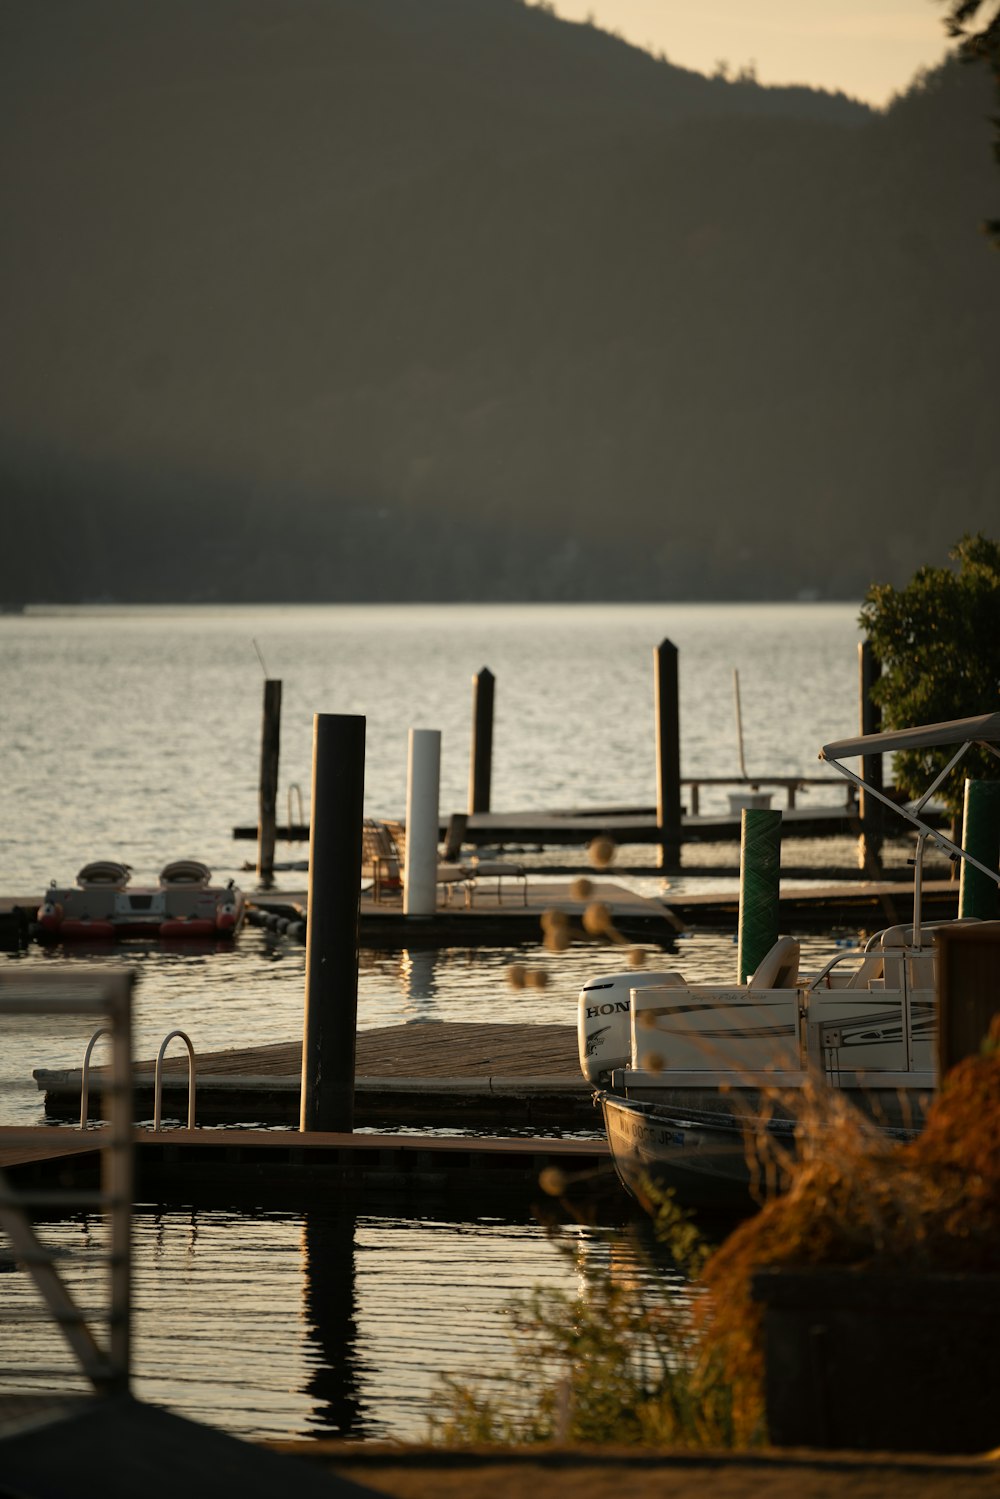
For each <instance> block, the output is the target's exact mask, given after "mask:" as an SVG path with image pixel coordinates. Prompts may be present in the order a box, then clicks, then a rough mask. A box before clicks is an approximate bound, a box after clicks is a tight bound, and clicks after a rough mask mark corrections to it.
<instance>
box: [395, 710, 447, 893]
mask: <svg viewBox="0 0 1000 1499" xmlns="http://www.w3.org/2000/svg"><path fill="white" fill-rule="evenodd" d="M440 780H441V730H440V729H411V730H410V752H409V759H408V763H407V771H406V860H405V868H404V873H403V915H404V916H433V914H434V911H435V909H436V907H437V846H438V792H439V788H440Z"/></svg>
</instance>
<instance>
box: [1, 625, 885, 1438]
mask: <svg viewBox="0 0 1000 1499" xmlns="http://www.w3.org/2000/svg"><path fill="white" fill-rule="evenodd" d="M856 615H857V610H856V608H855V607H854V606H850V605H829V604H808V605H796V604H787V605H780V606H779V605H775V606H765V605H738V606H737V605H730V606H715V605H684V606H673V607H660V606H649V605H642V606H636V607H623V606H599V607H598V606H594V607H584V606H551V607H540V606H529V607H524V606H504V607H502V606H493V605H490V606H482V607H476V606H451V607H440V608H435V607H420V606H413V607H402V606H401V607H374V606H371V607H344V608H340V607H329V608H320V607H316V608H279V607H274V608H257V609H252V608H240V609H235V608H218V609H215V608H199V609H148V610H140V609H103V608H102V609H86V610H62V609H61V610H58V611H56V610H53V611H50V612H34V613H29V614H27V615H25V616H3V617H0V703H2V704H3V709H2V724H0V746H2V764H3V769H4V776H3V780H4V792H3V815H2V819H0V893H2V894H6V895H18V896H24V897H30V898H31V899H32V901H33V902H34V901H35V900H36V899H39V898H40V897H41V894H42V891H43V890H44V888H45V886H46V885H47V884H48V882H49V881H50V880H51V879H58V880H59V881H66V880H71V879H72V878H73V877H74V876H75V874H76V871H77V870H78V869H79V868H80V867H81V865H83V864H84V863H86V862H87V861H88V860H90V859H93V858H98V857H103V858H115V859H121V860H124V861H125V862H126V863H129V864H131V865H132V866H133V869H134V871H135V873H134V876H133V878H134V881H135V882H136V883H141V882H143V881H144V880H147V879H155V876H156V875H157V873H158V871H159V869H160V867H161V866H162V865H163V864H164V863H166V862H167V860H168V859H171V858H176V857H179V856H181V855H194V856H196V857H199V858H201V859H204V860H205V861H206V862H207V863H208V864H210V865H211V867H212V868H213V870H214V871H215V872H216V874H217V875H219V876H222V877H225V878H228V877H229V876H230V875H232V874H238V873H239V872H240V867H241V865H242V863H243V860H244V859H245V858H246V857H247V854H248V853H251V852H252V845H248V844H244V843H235V842H234V841H233V840H232V837H231V832H232V828H233V826H234V825H236V824H237V823H245V822H252V821H254V820H255V815H256V797H257V773H258V756H259V734H260V711H261V683H262V672H261V666H260V662H259V660H258V655H257V650H255V646H254V642H255V641H256V646H257V649H259V651H260V653H261V654H262V655H263V657H264V660H265V662H266V666H267V670H268V672H269V674H270V675H271V676H275V677H280V678H281V679H282V681H283V683H284V689H283V696H284V703H283V720H282V753H281V783H280V787H281V789H280V792H279V808H280V809H281V811H282V813H283V812H284V809H285V805H286V802H285V797H286V790H287V787H288V786H289V784H290V783H293V782H294V783H297V784H298V785H299V786H301V788H302V793H303V797H304V800H305V803H306V814H307V815H308V790H309V776H310V754H311V734H312V716H313V714H314V713H315V712H338V713H362V714H364V715H366V718H367V750H366V798H365V800H366V812H368V813H369V814H371V815H388V816H392V815H399V814H401V813H402V812H403V810H404V807H405V789H406V750H407V733H408V730H409V728H410V727H411V726H416V727H425V728H438V729H440V730H441V731H442V736H443V737H442V771H441V809H442V812H443V813H447V812H449V811H451V810H460V809H463V808H464V807H465V804H466V796H467V782H468V759H469V734H470V705H471V677H472V675H473V674H474V673H475V672H476V671H478V670H479V669H480V668H482V667H483V666H489V667H490V669H491V670H492V671H493V672H494V674H495V675H496V678H497V694H496V725H495V736H494V769H493V805H494V807H495V808H497V809H498V810H500V809H502V810H507V809H510V810H518V809H526V808H539V809H540V808H546V807H552V806H564V807H565V806H586V805H588V804H591V805H608V804H625V805H651V804H652V802H653V800H654V796H655V767H654V752H653V709H652V651H653V647H654V646H655V645H656V644H657V643H658V642H659V641H661V640H662V639H664V638H669V639H671V640H673V641H674V643H675V644H676V645H677V646H678V647H679V650H680V682H681V735H682V764H683V769H684V773H685V774H686V775H693V774H695V773H698V774H701V775H736V774H737V772H738V753H737V744H736V733H735V726H734V713H733V687H732V672H733V669H734V668H736V669H738V670H739V673H740V682H741V691H742V704H743V721H744V736H745V747H746V761H747V766H748V769H749V770H750V771H751V773H752V772H753V771H754V770H756V771H757V772H758V773H764V772H770V773H777V774H806V775H812V774H815V773H817V770H818V766H817V762H816V753H817V750H818V747H819V745H820V744H822V743H824V742H826V741H828V740H830V739H834V738H838V737H841V736H844V735H847V734H850V733H853V732H854V731H855V728H856V722H857V641H858V638H859V637H858V630H857V624H856ZM831 785H832V786H833V787H834V788H837V786H838V783H837V782H836V781H835V780H833V779H831ZM834 794H837V793H836V792H835V793H834ZM717 795H718V797H719V798H720V800H719V801H718V802H717V803H716V804H717V805H723V804H724V803H723V802H722V801H721V797H722V793H721V792H720V793H718V794H717ZM811 795H813V796H815V797H816V800H817V801H818V800H821V799H823V796H824V793H822V792H817V793H811ZM702 805H703V809H704V810H709V809H710V808H711V806H712V798H711V794H710V793H709V792H705V793H703V802H702ZM303 852H304V850H303V849H302V847H301V846H298V847H295V846H293V847H292V848H291V850H288V849H286V848H282V847H280V846H279V857H281V856H282V855H283V854H284V855H286V856H290V857H296V856H301V854H302V853H303ZM244 878H245V879H246V880H247V881H248V882H249V883H252V878H253V877H252V876H249V877H244ZM711 879H712V875H711V871H710V869H708V870H698V869H697V868H696V867H695V868H692V869H690V870H686V871H685V873H684V874H683V875H682V876H680V877H679V878H678V880H675V883H682V884H684V885H689V884H694V885H697V884H700V883H705V882H707V881H709V880H711ZM282 880H284V883H285V885H286V888H299V887H301V885H302V882H303V876H302V875H301V874H288V875H286V876H279V884H280V883H281V882H282ZM625 883H632V884H634V885H636V887H637V888H640V889H642V890H644V891H646V892H647V893H653V892H654V891H655V890H657V889H658V888H659V882H658V881H655V880H646V881H627V880H626V881H625ZM725 883H726V884H727V885H730V884H731V883H732V881H731V880H728V879H727V880H726V881H725ZM829 946H830V944H829V942H824V941H818V940H814V941H813V942H812V943H810V944H807V960H808V959H809V958H810V957H812V956H821V955H823V954H824V953H825V952H826V951H827V950H828V949H829ZM515 956H516V957H518V958H521V959H522V960H523V959H525V958H527V959H528V961H531V962H532V963H534V964H536V965H543V966H545V967H546V968H547V970H548V972H549V977H550V984H549V987H548V988H547V989H546V990H544V991H539V990H530V991H523V990H522V991H515V990H513V989H512V988H510V987H509V986H508V985H507V984H506V982H505V978H504V972H505V969H506V968H507V967H508V965H509V964H510V962H511V961H512V959H513V958H514V957H515ZM83 960H86V961H92V960H93V958H92V957H91V955H86V958H85V955H82V954H72V953H69V954H67V953H64V952H62V951H61V950H59V949H55V950H47V951H43V950H41V949H39V948H37V947H34V946H33V947H32V948H31V949H30V950H29V952H28V953H27V954H25V955H20V956H16V957H15V956H10V955H8V956H3V955H0V962H6V963H12V962H16V963H23V964H27V965H29V966H35V965H43V964H49V963H65V962H70V963H72V962H79V961H83ZM128 960H129V961H130V962H131V963H133V964H134V966H135V967H136V968H137V969H138V971H139V975H140V978H139V984H138V989H137V1014H136V1043H135V1047H136V1053H137V1055H141V1056H150V1055H152V1054H155V1051H156V1048H157V1046H158V1044H159V1041H160V1039H161V1038H162V1036H163V1035H164V1034H165V1033H166V1031H167V1030H169V1029H172V1028H173V1027H175V1026H182V1027H183V1028H184V1029H185V1030H187V1031H188V1032H189V1034H191V1036H192V1038H193V1040H194V1043H195V1046H196V1048H197V1049H198V1050H200V1051H204V1050H210V1049H213V1048H216V1047H222V1046H231V1045H238V1044H250V1043H254V1042H266V1041H282V1040H288V1039H291V1038H292V1037H295V1036H297V1035H298V1034H300V1032H301V1024H302V994H303V978H304V951H303V949H302V947H301V946H299V945H297V944H292V943H288V942H287V941H284V940H281V939H276V938H274V937H272V936H270V935H269V934H265V933H263V932H260V931H256V930H253V929H248V930H246V931H245V932H244V933H243V935H242V936H241V938H240V940H239V942H238V943H237V944H236V945H235V947H233V948H230V949H228V950H226V949H223V950H219V951H208V952H204V951H202V952H191V953H185V952H183V951H180V952H178V951H173V952H165V951H162V950H159V949H157V948H155V947H146V946H136V947H135V948H134V949H130V950H129V953H128ZM97 961H101V962H109V961H120V957H117V956H116V957H115V958H109V957H107V956H103V957H100V958H99V959H97ZM618 966H620V958H617V957H616V955H615V953H614V952H613V951H609V950H607V949H605V950H602V949H599V948H595V947H592V946H590V945H586V946H585V945H583V944H581V945H579V946H574V947H573V948H571V950H570V951H569V952H568V953H564V954H558V955H553V954H546V953H543V951H542V949H541V948H540V947H539V946H537V945H535V944H529V945H528V946H527V947H522V948H518V949H513V948H510V949H483V950H453V951H445V952H442V953H427V952H421V951H408V950H405V949H404V950H402V951H399V952H388V953H368V952H366V953H363V954H362V962H361V972H360V976H359V1024H360V1025H361V1026H363V1027H364V1026H374V1025H385V1024H394V1023H410V1022H412V1023H419V1022H421V1021H423V1020H428V1019H440V1020H459V1019H489V1020H501V1021H507V1022H510V1023H512V1024H518V1025H523V1026H524V1027H525V1031H526V1044H529V1042H530V1033H529V1029H528V1028H529V1027H530V1026H531V1025H532V1024H534V1023H539V1022H543V1021H545V1022H550V1021H563V1022H565V1023H567V1024H570V1023H572V1022H573V1020H574V1017H575V1001H576V993H577V990H578V989H579V987H580V984H581V983H582V982H583V980H584V979H585V978H587V977H590V976H591V975H592V974H593V973H594V972H595V971H598V970H599V969H605V970H608V971H610V970H613V969H615V968H617V967H618ZM671 966H676V967H679V968H681V969H682V970H684V971H686V972H687V973H689V974H690V975H691V976H692V977H695V978H698V977H700V978H705V979H708V978H711V977H715V976H718V975H720V974H721V975H722V976H724V977H727V976H730V975H731V974H732V973H733V971H734V969H735V948H734V946H733V943H732V940H731V938H730V937H729V936H711V935H705V936H702V935H699V936H697V937H694V938H685V939H682V941H681V942H680V943H679V946H678V953H677V954H676V955H675V957H673V958H672V959H671ZM89 1029H90V1027H89V1026H88V1027H84V1026H79V1027H74V1026H69V1025H67V1024H66V1022H55V1021H45V1022H42V1023H39V1022H31V1023H28V1022H25V1021H13V1022H11V1021H8V1022H6V1023H5V1026H4V1044H3V1047H2V1051H0V1123H4V1124H10V1123H15V1122H37V1121H38V1120H40V1117H41V1115H40V1098H39V1095H38V1093H37V1090H36V1088H35V1085H34V1083H33V1081H32V1078H31V1071H32V1069H33V1068H35V1067H54V1066H79V1064H80V1061H81V1060H82V1055H83V1050H84V1047H85V1045H86V1040H87V1036H88V1034H89ZM51 1231H52V1232H53V1233H54V1234H56V1236H57V1237H58V1236H59V1235H60V1234H62V1235H65V1236H67V1238H68V1239H70V1240H72V1241H73V1242H77V1241H78V1240H80V1239H81V1237H82V1236H86V1235H91V1236H92V1237H93V1239H94V1241H96V1240H97V1239H99V1236H100V1231H99V1226H98V1227H97V1228H96V1229H95V1228H94V1227H93V1226H91V1225H86V1226H82V1225H80V1224H63V1225H54V1226H53V1228H52V1230H51ZM582 1232H583V1231H581V1233H582ZM581 1242H582V1244H583V1250H582V1251H581V1252H589V1251H587V1249H586V1246H587V1244H588V1243H589V1242H590V1241H589V1240H587V1239H586V1235H584V1239H583V1240H582V1241H581ZM598 1242H603V1241H598V1240H595V1241H594V1243H595V1244H596V1243H598ZM317 1243H318V1244H320V1245H321V1246H325V1248H323V1249H322V1252H321V1251H320V1250H317V1249H316V1248H315V1245H316V1244H317ZM135 1245H136V1247H135V1254H136V1275H137V1304H138V1326H137V1339H136V1370H137V1389H138V1392H139V1393H140V1394H143V1395H147V1396H148V1397H149V1398H153V1399H158V1400H162V1401H163V1402H165V1403H168V1404H171V1405H173V1406H174V1407H175V1408H176V1409H178V1410H181V1411H183V1412H185V1413H187V1414H191V1415H196V1416H200V1417H201V1418H202V1419H206V1420H209V1421H212V1422H215V1423H216V1424H219V1425H221V1426H224V1427H227V1428H228V1429H231V1430H234V1431H239V1432H241V1433H244V1434H246V1435H250V1436H253V1435H296V1434H302V1433H308V1432H311V1431H314V1432H317V1433H329V1432H337V1431H344V1432H351V1433H353V1434H355V1435H373V1436H374V1435H378V1436H387V1435H388V1436H410V1437H412V1436H419V1435H422V1433H423V1428H424V1423H425V1420H426V1415H427V1412H428V1410H429V1409H430V1408H431V1406H432V1405H433V1403H434V1400H435V1396H434V1393H433V1392H434V1389H435V1387H436V1381H437V1377H438V1374H439V1373H440V1372H442V1371H443V1370H445V1369H452V1370H453V1371H455V1370H456V1369H457V1372H459V1373H461V1372H462V1371H463V1370H468V1371H473V1370H475V1369H476V1367H477V1366H478V1365H479V1363H480V1362H481V1360H482V1359H483V1358H484V1357H485V1358H487V1359H494V1358H495V1359H496V1360H499V1361H501V1362H502V1360H503V1358H504V1357H505V1354H504V1352H503V1349H505V1347H506V1340H505V1337H504V1327H505V1325H506V1319H507V1313H506V1310H505V1308H506V1305H507V1301H508V1298H509V1295H510V1293H511V1292H512V1291H516V1290H524V1289H526V1288H528V1287H529V1286H531V1285H532V1284H534V1283H536V1282H538V1281H544V1280H546V1279H550V1280H551V1283H553V1284H556V1283H558V1284H561V1285H571V1284H572V1283H573V1282H574V1272H573V1270H572V1267H571V1266H570V1265H568V1263H567V1261H566V1260H565V1259H564V1257H563V1256H562V1255H560V1254H558V1253H557V1252H556V1251H555V1250H554V1249H553V1247H552V1245H551V1244H550V1243H549V1241H548V1240H547V1238H546V1236H545V1234H544V1232H543V1231H542V1230H541V1229H540V1228H539V1227H538V1225H537V1224H533V1223H530V1222H523V1223H517V1222H508V1221H502V1220H481V1219H480V1220H475V1221H470V1222H465V1221H462V1220H461V1217H460V1216H459V1217H458V1218H456V1219H447V1220H445V1219H428V1218H422V1217H420V1216H417V1217H410V1218H402V1217H398V1218H397V1217H391V1216H386V1217H378V1216H375V1215H368V1216H364V1215H362V1216H356V1215H354V1214H353V1213H350V1214H346V1215H345V1214H336V1213H334V1214H333V1215H332V1218H330V1219H329V1220H327V1219H325V1218H323V1215H319V1217H317V1215H316V1214H315V1213H312V1214H304V1213H303V1214H298V1215H295V1214H273V1213H264V1212H261V1213H258V1214H251V1215H247V1214H232V1213H227V1212H225V1211H223V1210H221V1209H220V1210H219V1211H217V1212H215V1211H205V1210H202V1209H198V1210H197V1211H196V1210H194V1209H191V1208H189V1207H188V1208H177V1207H170V1208H156V1207H151V1208H150V1209H149V1210H148V1211H144V1212H142V1213H140V1214H139V1217H138V1221H137V1227H136V1239H135ZM311 1246H312V1247H311ZM593 1252H602V1253H603V1252H604V1250H603V1249H600V1250H594V1251H593ZM318 1255H319V1256H320V1258H322V1256H323V1255H329V1259H330V1264H331V1265H333V1264H335V1263H336V1264H338V1265H340V1266H341V1271H338V1272H337V1273H338V1274H342V1276H343V1277H346V1279H344V1284H347V1283H348V1282H349V1285H350V1294H349V1296H348V1297H347V1301H346V1302H345V1301H343V1297H342V1298H341V1301H340V1302H338V1301H337V1296H336V1295H335V1294H334V1293H333V1292H331V1293H330V1294H329V1295H327V1293H326V1292H322V1293H321V1294H319V1293H317V1290H316V1287H317V1285H319V1284H320V1281H321V1279H322V1277H318V1275H317V1270H316V1266H317V1263H318V1259H317V1256H318ZM344 1266H346V1267H347V1268H346V1269H343V1267H344ZM82 1273H84V1275H86V1274H87V1273H88V1272H87V1271H86V1269H85V1270H84V1271H83V1272H82ZM9 1279H10V1278H9V1277H5V1280H9ZM338 1283H339V1282H338ZM415 1286H416V1287H419V1290H418V1291H416V1292H415V1290H414V1287H415ZM317 1294H319V1299H320V1301H321V1302H322V1301H323V1300H324V1297H325V1299H326V1302H328V1303H331V1304H332V1305H335V1310H333V1311H329V1312H328V1314H323V1313H322V1312H317V1310H316V1306H315V1302H316V1298H317ZM345 1294H346V1293H345ZM324 1315H325V1320H324ZM317 1329H318V1330H317ZM32 1337H34V1338H35V1339H36V1341H35V1342H32ZM39 1339H41V1341H38V1340H39ZM24 1340H25V1341H23V1343H22V1344H21V1345H19V1346H20V1356H22V1357H23V1359H24V1360H25V1361H26V1363H27V1364H28V1365H31V1364H32V1362H33V1361H34V1363H35V1364H37V1363H39V1362H44V1354H45V1348H44V1339H43V1336H42V1334H41V1333H40V1332H39V1333H35V1334H29V1333H25V1334H24ZM3 1362H6V1360H5V1359H3V1358H0V1363H3ZM345 1370H346V1373H345Z"/></svg>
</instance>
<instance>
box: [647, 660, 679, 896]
mask: <svg viewBox="0 0 1000 1499" xmlns="http://www.w3.org/2000/svg"><path fill="white" fill-rule="evenodd" d="M678 680H679V678H678V670H677V647H676V646H675V645H674V644H673V642H672V641H669V640H662V641H661V642H660V644H659V645H658V646H654V648H653V701H654V712H655V717H656V828H657V836H658V841H659V845H660V855H659V863H660V868H661V869H663V870H667V871H673V872H676V871H677V870H679V869H680V867H681V714H680V698H679V690H678Z"/></svg>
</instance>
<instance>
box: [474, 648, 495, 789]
mask: <svg viewBox="0 0 1000 1499" xmlns="http://www.w3.org/2000/svg"><path fill="white" fill-rule="evenodd" d="M495 686H496V678H495V677H494V675H493V673H492V672H491V671H490V669H489V667H488V666H484V667H483V669H482V671H481V672H479V673H478V674H477V675H476V676H474V677H473V679H472V752H471V754H470V756H469V811H470V813H472V812H488V811H489V810H490V781H491V778H492V775H493V694H494V688H495Z"/></svg>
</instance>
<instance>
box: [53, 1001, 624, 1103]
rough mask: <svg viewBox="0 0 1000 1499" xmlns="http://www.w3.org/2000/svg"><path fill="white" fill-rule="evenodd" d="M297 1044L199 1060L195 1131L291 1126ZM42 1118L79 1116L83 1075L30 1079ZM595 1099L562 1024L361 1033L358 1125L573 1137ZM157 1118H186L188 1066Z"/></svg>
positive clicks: (139, 1066) (167, 1069) (144, 1093)
mask: <svg viewBox="0 0 1000 1499" xmlns="http://www.w3.org/2000/svg"><path fill="white" fill-rule="evenodd" d="M301 1068H302V1043H301V1041H284V1042H275V1043H273V1044H271V1045H266V1046H250V1047H234V1048H231V1049H228V1050H226V1051H216V1052H206V1053H205V1054H204V1055H203V1056H199V1057H198V1061H197V1115H198V1119H199V1121H200V1122H202V1123H228V1124H260V1123H268V1124H296V1125H297V1124H298V1119H299V1089H300V1081H301ZM154 1072H155V1064H154V1063H153V1062H152V1061H144V1062H135V1063H133V1087H134V1090H135V1112H136V1117H137V1118H139V1119H148V1118H151V1117H152V1113H153V1086H154ZM105 1076H106V1069H105V1068H101V1067H96V1068H94V1069H92V1071H91V1116H92V1117H93V1118H98V1117H100V1091H101V1082H102V1079H103V1078H104V1077H105ZM34 1077H35V1081H36V1082H37V1084H38V1087H39V1089H40V1090H41V1091H42V1092H43V1093H44V1094H45V1112H46V1115H47V1116H48V1117H50V1118H54V1119H73V1118H77V1117H79V1110H80V1085H81V1071H80V1069H79V1068H70V1069H67V1070H45V1069H38V1070H36V1072H35V1073H34ZM592 1096H593V1095H592V1090H591V1088H590V1087H589V1085H588V1084H587V1083H586V1082H585V1081H584V1079H583V1077H582V1075H581V1073H580V1066H579V1061H578V1058H577V1040H576V1030H575V1028H574V1027H573V1026H570V1025H524V1026H518V1025H509V1024H506V1025H503V1024H487V1023H482V1024H480V1023H476V1022H464V1023H463V1022H445V1021H440V1020H431V1021H425V1022H421V1023H419V1024H414V1025H393V1026H383V1027H379V1028H376V1029H372V1030H362V1031H359V1032H358V1036H357V1050H356V1082H355V1121H356V1123H357V1124H358V1125H361V1126H365V1125H374V1124H390V1123H400V1122H404V1121H405V1122H409V1123H421V1124H424V1125H434V1124H443V1123H451V1124H458V1125H461V1126H468V1127H470V1128H479V1127H491V1126H495V1125H508V1126H510V1125H513V1126H519V1125H524V1126H525V1127H531V1126H537V1125H550V1126H572V1127H575V1128H578V1129H579V1128H584V1129H589V1128H592V1129H595V1130H598V1129H599V1128H600V1127H601V1126H600V1116H599V1115H598V1114H597V1113H595V1111H594V1108H593V1103H592ZM163 1106H164V1113H165V1115H170V1116H172V1117H175V1118H176V1117H181V1118H183V1117H186V1111H187V1059H186V1058H185V1057H183V1056H173V1057H168V1058H166V1059H165V1061H164V1065H163Z"/></svg>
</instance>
